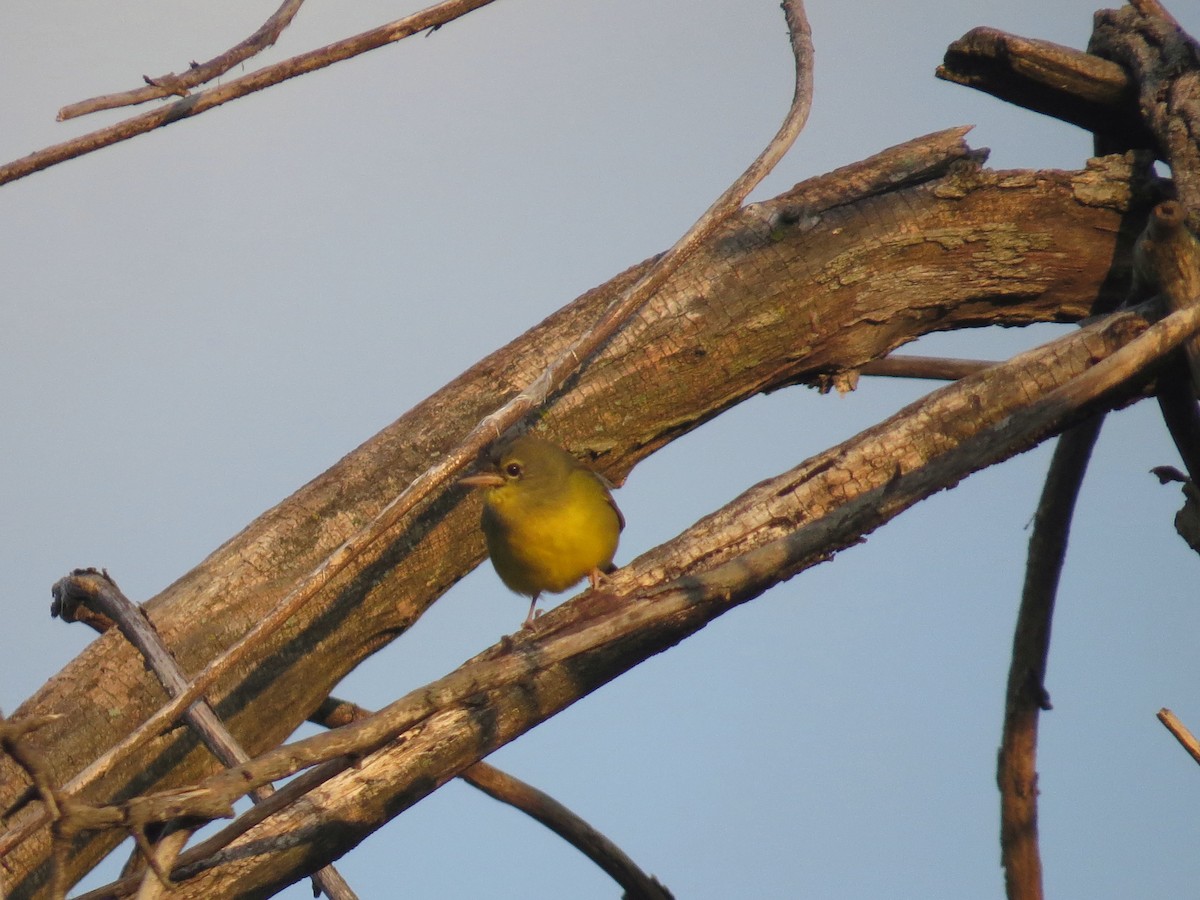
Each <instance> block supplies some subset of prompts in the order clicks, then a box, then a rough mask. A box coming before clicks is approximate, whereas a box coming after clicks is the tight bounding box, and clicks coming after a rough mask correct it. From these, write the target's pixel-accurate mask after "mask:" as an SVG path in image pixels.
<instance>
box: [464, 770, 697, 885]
mask: <svg viewBox="0 0 1200 900" xmlns="http://www.w3.org/2000/svg"><path fill="white" fill-rule="evenodd" d="M459 777H460V778H462V780H463V781H465V782H466V783H467V784H469V785H471V786H472V787H475V788H478V789H479V790H481V791H483V792H484V793H485V794H487V795H488V796H489V797H492V798H493V799H495V800H499V801H501V802H502V803H507V804H509V805H510V806H514V807H516V808H517V809H519V810H521V811H522V812H524V813H526V814H527V815H529V816H532V817H533V818H534V819H536V820H537V821H538V822H541V823H542V824H543V825H545V826H546V827H547V828H549V829H550V830H551V831H553V832H554V833H555V834H557V835H558V836H559V837H561V838H562V839H563V840H565V841H567V842H568V843H570V844H571V845H572V846H573V847H575V848H576V849H577V850H579V851H580V852H581V853H583V854H584V855H585V856H587V858H588V859H590V860H592V862H594V863H595V864H596V865H598V866H599V867H600V868H601V869H603V870H604V871H605V872H606V873H607V874H608V876H609V877H610V878H612V879H613V880H614V881H615V882H617V884H619V885H621V887H622V888H624V889H625V900H673V896H674V895H673V894H672V893H671V892H670V891H668V890H667V889H666V888H665V887H664V886H663V885H662V884H660V883H659V881H658V880H657V879H656V878H654V877H653V876H651V875H648V874H646V873H645V872H643V871H642V870H641V868H639V867H638V865H637V863H635V862H634V861H633V860H632V859H630V858H629V856H628V855H626V854H625V852H624V851H622V850H621V848H620V847H618V846H617V845H616V844H614V843H613V842H612V841H610V840H609V839H608V838H606V837H605V836H604V835H603V834H601V833H600V832H599V831H597V830H596V829H594V828H593V827H592V826H591V825H589V824H588V823H587V822H585V821H584V820H583V819H581V818H580V817H579V816H577V815H575V813H573V812H571V810H569V809H567V807H565V806H563V805H562V804H561V803H559V802H558V801H557V800H555V799H554V798H553V797H551V796H550V795H549V794H546V793H543V792H542V791H539V790H538V789H537V788H535V787H534V786H533V785H531V784H526V783H525V782H524V781H521V780H520V779H519V778H514V777H513V776H512V775H509V774H508V773H506V772H501V771H500V770H499V769H497V768H496V767H495V766H490V765H488V764H487V763H485V762H477V763H475V765H473V766H471V767H470V768H469V769H467V770H465V771H464V772H463V773H462V775H460V776H459Z"/></svg>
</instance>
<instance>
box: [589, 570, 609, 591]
mask: <svg viewBox="0 0 1200 900" xmlns="http://www.w3.org/2000/svg"><path fill="white" fill-rule="evenodd" d="M587 577H588V584H590V585H591V586H592V590H593V591H594V590H596V588H598V587H600V585H602V584H604V583H606V582H607V581H608V576H607V575H605V574H604V573H603V572H601V571H600V570H599V569H592V571H590V572H588V576H587Z"/></svg>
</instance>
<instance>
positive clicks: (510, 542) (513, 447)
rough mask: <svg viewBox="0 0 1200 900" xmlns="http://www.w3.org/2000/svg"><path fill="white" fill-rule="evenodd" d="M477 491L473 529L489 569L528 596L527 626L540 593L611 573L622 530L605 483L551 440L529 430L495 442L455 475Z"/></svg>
mask: <svg viewBox="0 0 1200 900" xmlns="http://www.w3.org/2000/svg"><path fill="white" fill-rule="evenodd" d="M459 484H462V485H465V486H467V487H471V488H481V489H483V492H484V493H483V515H482V516H481V518H480V527H481V528H482V529H483V534H484V537H485V538H486V540H487V548H488V555H489V556H490V557H491V560H492V565H493V566H494V567H495V569H496V574H497V575H499V576H500V580H501V581H503V582H504V584H505V585H506V586H507V587H508V589H509V590H511V591H514V592H516V593H518V594H524V595H525V596H527V597H529V598H530V602H529V615H528V616H526V617H525V622H524V625H523V626H522V627H523V628H529V627H530V626H532V624H533V620H534V618H535V617H536V615H537V613H536V610H537V603H538V598H539V597H540V596H541V594H542V592H543V591H549V592H550V593H553V594H557V593H559V592H560V591H565V590H566V589H567V588H569V587H571V586H572V585H573V584H576V583H578V582H579V581H581V580H582V579H583V578H584V577H585V576H586V577H587V579H588V581H589V583H590V584H591V586H592V588H593V589H594V588H596V587H597V585H599V583H600V581H601V579H602V577H603V575H602V573H605V572H611V571H613V564H612V562H613V556H614V555H615V554H616V551H617V542H618V540H619V538H620V533H621V531H622V530H623V529H624V528H625V517H624V516H623V515H621V511H620V510H619V509H618V508H617V504H616V503H615V502H614V501H613V498H612V494H611V493H610V490H609V485H608V482H607V481H605V479H604V478H603V477H602V476H601V475H598V474H597V473H596V472H593V471H592V470H591V469H589V468H587V467H586V466H585V465H584V464H583V463H581V462H580V461H579V460H577V459H576V458H575V457H574V456H572V455H571V454H570V453H568V452H567V451H566V450H563V449H562V448H561V447H559V446H558V445H556V444H553V443H551V442H550V441H547V440H545V439H543V438H540V437H537V436H536V435H532V434H525V435H522V436H520V437H517V438H515V439H513V440H511V441H508V442H505V443H502V444H500V445H498V446H497V447H496V448H495V449H493V450H492V452H491V454H490V455H489V459H488V465H487V467H486V471H483V472H480V473H479V474H476V475H468V476H467V477H465V478H461V479H459Z"/></svg>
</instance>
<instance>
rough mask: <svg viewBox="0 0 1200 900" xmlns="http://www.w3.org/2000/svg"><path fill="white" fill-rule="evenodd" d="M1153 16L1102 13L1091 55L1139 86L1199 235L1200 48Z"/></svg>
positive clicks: (1142, 105)
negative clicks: (1113, 65) (1107, 61)
mask: <svg viewBox="0 0 1200 900" xmlns="http://www.w3.org/2000/svg"><path fill="white" fill-rule="evenodd" d="M1150 12H1151V13H1152V14H1151V15H1144V14H1142V13H1139V12H1138V11H1137V10H1136V9H1134V8H1133V7H1130V6H1125V7H1122V8H1121V9H1104V10H1100V11H1099V12H1098V13H1096V19H1095V26H1094V30H1093V32H1092V39H1091V41H1090V43H1089V45H1088V50H1089V52H1091V53H1094V54H1096V55H1097V56H1102V57H1104V58H1105V59H1110V60H1113V61H1114V62H1116V63H1118V64H1119V65H1121V66H1122V67H1123V68H1124V69H1125V70H1126V72H1127V73H1128V74H1129V76H1130V78H1131V80H1132V81H1133V83H1134V84H1135V85H1136V88H1137V103H1138V109H1139V112H1140V113H1141V117H1142V121H1143V122H1144V123H1145V126H1146V128H1147V129H1148V130H1149V131H1150V132H1151V133H1152V134H1153V135H1154V137H1155V146H1156V147H1157V148H1158V150H1159V152H1160V153H1161V155H1162V159H1164V160H1165V161H1166V163H1167V165H1169V166H1170V167H1171V177H1172V179H1173V180H1174V182H1175V187H1176V190H1177V192H1178V197H1179V200H1180V202H1181V203H1182V204H1183V206H1184V209H1185V210H1186V212H1187V218H1188V223H1189V224H1190V225H1191V227H1192V230H1193V231H1200V46H1198V45H1197V44H1196V42H1195V41H1193V40H1192V39H1191V38H1190V37H1188V35H1187V34H1185V33H1184V32H1183V31H1182V30H1181V29H1180V28H1179V26H1178V24H1177V23H1176V22H1174V21H1173V20H1172V19H1170V17H1166V18H1163V17H1161V16H1159V15H1156V14H1153V13H1154V12H1156V11H1155V10H1151V11H1150Z"/></svg>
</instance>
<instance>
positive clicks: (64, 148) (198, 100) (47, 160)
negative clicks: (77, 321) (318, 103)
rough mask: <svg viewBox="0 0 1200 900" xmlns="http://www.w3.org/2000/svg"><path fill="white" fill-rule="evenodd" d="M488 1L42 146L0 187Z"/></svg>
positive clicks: (1, 177)
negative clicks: (67, 139)
mask: <svg viewBox="0 0 1200 900" xmlns="http://www.w3.org/2000/svg"><path fill="white" fill-rule="evenodd" d="M492 2H493V0H445V2H443V3H439V4H438V5H437V6H431V7H430V8H429V9H424V10H421V11H420V12H417V13H413V14H412V15H411V16H405V17H404V18H403V19H397V20H396V21H394V22H389V23H388V24H386V25H380V26H379V27H378V28H373V29H371V30H370V31H364V32H363V33H361V34H356V35H354V36H353V37H348V38H345V39H344V40H341V41H337V42H335V43H332V44H328V45H326V46H324V47H321V48H319V49H317V50H313V51H310V52H308V53H301V54H300V55H298V56H293V57H292V58H290V59H285V60H283V61H282V62H278V63H275V64H274V65H270V66H266V67H264V68H262V69H258V70H257V71H255V72H251V73H250V74H249V75H243V76H242V77H241V78H236V79H234V80H233V81H229V82H226V83H225V84H222V85H217V86H216V87H212V88H209V89H208V90H206V91H201V92H199V93H196V94H192V95H191V96H189V97H184V98H183V99H182V100H177V101H175V102H174V103H171V104H169V105H167V106H163V107H161V108H159V109H155V110H152V111H150V112H147V113H142V114H141V115H138V116H134V117H132V118H129V119H124V120H122V121H120V122H117V123H116V124H114V125H110V126H108V127H107V128H100V129H98V130H96V131H91V132H88V133H87V134H84V135H80V136H79V137H77V138H72V139H71V140H69V141H63V142H62V143H61V144H54V145H53V146H50V147H45V148H43V149H41V150H38V151H37V152H35V153H31V154H29V155H28V156H23V157H21V158H20V159H17V160H13V161H12V162H10V163H6V164H5V165H2V166H0V185H2V184H7V183H8V182H10V181H16V180H17V179H18V178H24V177H25V176H26V175H32V174H33V173H34V172H40V171H41V170H42V169H47V168H49V167H50V166H53V165H56V164H58V163H60V162H64V161H66V160H68V159H74V158H75V157H77V156H83V155H84V154H86V153H91V152H92V151H93V150H99V149H100V148H101V147H108V146H111V145H112V144H117V143H120V142H121V141H125V140H128V139H129V138H131V137H135V136H137V135H139V134H145V133H146V132H148V131H153V130H154V129H156V128H162V127H163V126H164V125H170V124H171V123H172V122H178V121H179V120H180V119H187V118H190V117H191V116H197V115H199V114H200V113H202V112H207V111H208V110H210V109H213V108H214V107H217V106H221V105H222V104H224V103H228V102H229V101H230V100H236V99H237V98H239V97H244V96H246V95H247V94H252V93H254V92H255V91H260V90H262V89H263V88H266V87H271V86H272V85H276V84H279V83H280V82H283V81H287V80H288V79H290V78H295V77H297V76H298V75H304V74H307V73H308V72H314V71H316V70H317V69H323V68H325V67H326V66H330V65H333V64H334V63H336V62H341V61H342V60H344V59H349V58H350V57H352V56H358V55H359V54H360V53H366V52H367V51H368V50H375V49H376V48H378V47H382V46H384V45H386V44H391V43H394V42H395V41H399V40H402V39H403V38H406V37H409V36H411V35H414V34H417V33H418V32H421V31H424V30H426V29H429V28H435V27H438V26H440V25H444V24H445V23H447V22H450V21H452V20H454V19H457V18H459V17H461V16H464V15H466V14H467V13H469V12H472V11H474V10H476V9H479V8H480V7H482V6H487V5H488V4H489V3H492Z"/></svg>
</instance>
